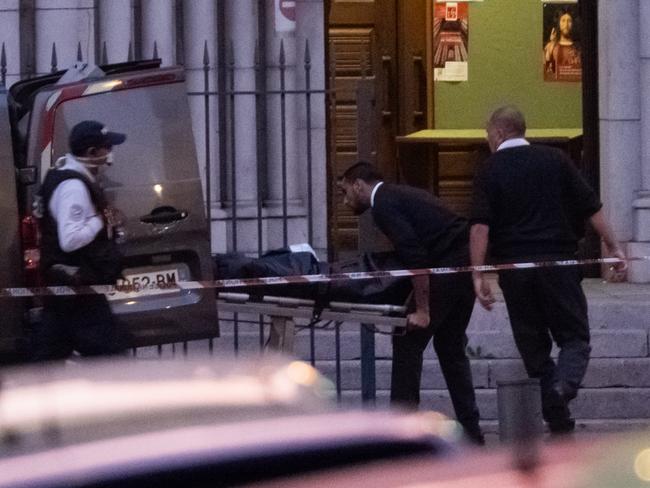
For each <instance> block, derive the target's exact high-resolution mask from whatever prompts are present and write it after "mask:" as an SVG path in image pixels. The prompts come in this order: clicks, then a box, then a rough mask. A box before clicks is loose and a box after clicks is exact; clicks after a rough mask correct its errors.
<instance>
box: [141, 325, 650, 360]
mask: <svg viewBox="0 0 650 488" xmlns="http://www.w3.org/2000/svg"><path fill="white" fill-rule="evenodd" d="M358 329H359V327H358V326H355V327H350V328H347V329H343V328H342V329H341V332H340V336H339V344H340V346H339V348H340V350H339V354H340V359H341V360H352V359H358V358H359V357H360V356H361V339H360V334H359V331H358ZM267 339H268V330H265V335H264V341H265V340H267ZM264 341H260V334H259V330H255V331H254V332H250V331H246V330H243V331H241V332H240V333H239V334H238V336H237V350H238V351H239V352H241V353H259V351H260V350H261V344H263V343H264ZM235 342H236V341H235V335H234V334H233V333H232V332H231V331H228V330H222V334H221V337H218V338H215V339H214V340H213V341H212V347H213V350H214V353H215V354H219V355H226V356H231V355H232V354H233V353H234V351H235ZM649 343H650V331H647V330H628V329H596V330H592V331H591V345H592V352H591V357H592V358H644V357H648V356H649V355H650V346H649ZM187 344H188V345H187V348H188V350H190V351H193V352H196V353H200V352H205V351H208V349H209V345H208V342H207V341H192V342H189V343H187ZM182 347H183V345H182V344H177V345H175V346H173V345H165V346H163V349H164V351H171V350H172V349H174V348H175V349H176V350H177V351H178V350H180V349H182ZM140 349H141V350H144V349H146V348H140ZM314 349H315V358H316V360H317V361H321V360H333V359H335V358H336V353H337V352H336V335H335V333H334V332H333V331H323V330H318V331H316V332H315V344H314ZM310 351H311V338H310V335H309V332H308V331H307V330H301V331H298V333H297V334H296V335H295V339H294V352H293V355H295V356H296V357H299V358H302V359H310V358H311V353H310ZM557 353H558V350H557V348H555V347H554V349H553V351H552V355H553V356H554V357H557ZM467 354H468V356H469V357H470V358H472V359H485V360H491V359H518V358H519V353H518V352H517V348H516V346H515V343H514V339H513V337H512V334H511V333H510V331H470V332H468V347H467ZM375 356H376V357H377V358H378V359H382V358H384V359H385V358H390V357H391V356H392V345H391V337H390V336H389V335H383V334H375ZM424 357H425V359H436V354H435V351H434V350H433V346H432V345H430V346H429V347H427V349H426V350H425V352H424Z"/></svg>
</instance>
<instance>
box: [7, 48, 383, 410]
mask: <svg viewBox="0 0 650 488" xmlns="http://www.w3.org/2000/svg"><path fill="white" fill-rule="evenodd" d="M279 50H280V51H279V56H278V65H277V67H276V69H277V73H278V83H277V85H278V86H277V88H272V89H271V88H268V86H267V85H268V81H267V80H268V76H267V73H268V68H267V66H266V65H265V62H264V59H265V57H264V56H261V55H260V47H259V46H258V47H257V48H256V50H255V56H254V60H253V67H254V68H253V69H254V72H255V88H254V90H245V89H238V88H237V86H236V83H235V78H236V76H235V75H236V70H237V67H236V63H235V58H234V52H233V47H232V42H231V43H230V45H229V48H228V49H227V50H224V51H225V52H226V53H227V54H226V56H225V58H224V59H223V61H222V62H221V63H219V64H218V65H217V66H213V65H211V64H210V55H209V54H210V53H209V52H208V47H207V42H206V43H205V45H204V47H203V51H204V52H203V67H202V70H203V87H202V89H201V90H198V91H197V90H194V91H189V92H188V96H189V97H190V98H191V99H200V100H202V101H203V104H202V110H203V114H200V115H201V116H198V114H197V113H194V114H193V123H194V124H196V123H197V122H199V121H200V122H199V123H202V124H203V134H204V140H203V147H202V148H197V149H199V151H197V152H198V153H199V154H202V155H203V159H204V161H203V164H204V175H205V205H206V219H207V222H208V224H212V223H213V222H214V221H215V218H214V213H213V209H214V208H215V207H217V208H219V209H227V210H228V212H229V213H228V214H227V218H226V219H225V220H227V222H228V225H229V226H230V232H231V239H230V242H229V249H228V250H229V251H233V252H237V251H238V250H239V232H238V231H239V229H238V226H239V224H240V215H239V213H238V195H237V185H238V178H240V177H241V175H239V174H238V168H237V164H236V162H237V151H236V146H237V137H239V136H240V135H239V134H237V133H236V127H237V122H238V121H237V118H236V117H237V110H236V107H237V104H238V103H240V100H241V99H242V98H243V97H254V100H255V126H254V131H255V133H256V145H257V151H256V155H257V160H256V161H255V167H256V174H255V175H254V184H255V186H256V188H257V192H256V202H255V204H256V205H255V210H256V213H255V216H254V218H255V220H256V230H257V255H258V256H259V255H261V254H262V253H263V252H264V251H265V249H264V245H263V243H264V235H263V233H264V229H265V227H264V221H265V220H268V221H269V222H270V223H271V224H272V225H277V226H279V227H281V232H282V242H283V244H284V245H285V246H286V245H287V244H288V242H289V221H290V219H291V215H290V213H289V195H288V193H287V187H288V183H289V178H290V177H295V175H289V171H288V154H287V140H288V138H289V137H293V136H294V134H289V132H288V129H287V120H288V117H287V107H288V106H290V105H292V106H294V107H295V106H297V105H300V108H301V109H303V110H304V121H305V126H304V130H305V134H306V140H305V141H304V144H305V147H306V159H305V164H306V168H305V172H304V174H305V175H306V180H307V181H306V182H305V185H304V188H305V189H306V191H305V195H304V197H305V199H306V202H305V208H306V212H305V218H306V221H307V236H308V240H309V242H312V241H313V238H314V196H313V185H314V181H313V175H314V157H313V150H314V145H313V141H312V118H313V97H314V96H315V95H326V96H327V95H328V92H327V90H325V89H324V88H319V89H314V88H313V87H312V77H311V69H312V61H311V52H310V47H309V41H306V42H305V46H304V51H303V56H302V62H301V65H300V66H295V67H293V69H296V70H297V69H301V70H302V77H301V78H302V79H303V80H304V85H303V87H301V88H297V89H289V88H287V77H288V71H289V69H290V68H289V67H288V66H287V61H286V54H285V47H284V43H283V42H281V43H280V47H279ZM101 52H102V54H101V57H102V64H107V60H108V54H107V49H106V45H105V44H104V45H103V46H102V51H101ZM153 52H154V56H156V53H157V46H156V45H155V44H154V49H153ZM133 60H134V56H133V48H132V47H131V46H130V47H129V55H128V61H133ZM77 61H80V62H83V58H82V50H81V45H80V44H79V45H78V48H77ZM58 70H59V67H58V57H57V50H56V45H55V44H53V45H52V51H51V63H50V71H51V72H52V73H54V72H57V71H58ZM215 70H217V72H218V74H219V76H218V80H219V81H218V86H217V89H216V90H213V89H212V88H211V86H210V79H211V73H213V72H214V71H215ZM6 81H7V55H6V51H5V45H4V43H3V44H2V47H1V51H0V83H1V84H2V86H3V87H4V86H6ZM297 100H299V101H300V103H297ZM215 102H216V103H215ZM271 103H275V104H276V105H277V106H279V111H278V112H279V121H278V123H279V127H280V131H279V134H280V139H281V140H280V144H279V145H280V160H279V164H280V171H279V173H280V177H281V187H282V192H281V204H280V206H281V213H280V215H279V216H273V215H271V216H268V215H265V214H264V209H265V206H266V200H267V198H268V178H269V169H270V164H271V163H272V162H271V161H270V160H269V157H268V147H267V146H268V140H266V134H267V114H268V107H269V105H270V104H271ZM215 106H216V108H217V110H218V113H217V114H216V116H215V114H214V113H212V110H213V108H214V107H215ZM213 120H218V121H219V126H218V129H219V130H215V127H213V125H212V121H213ZM215 137H216V140H217V142H218V147H217V148H216V149H215V148H214V147H213V142H214V138H215ZM276 143H277V141H276ZM325 150H326V149H325V148H323V151H325ZM215 151H216V153H217V154H216V155H215ZM214 162H217V174H218V176H219V186H218V188H216V189H215V187H214V186H213V184H212V180H213V171H212V170H213V169H214V168H213V166H214ZM276 163H277V161H276ZM276 169H277V168H276ZM245 176H246V177H247V178H250V175H245ZM248 218H249V219H250V216H248ZM210 228H212V226H211V225H210ZM265 317H266V318H265ZM218 320H219V323H220V329H221V331H222V333H223V335H222V337H220V338H214V339H208V340H203V341H193V342H182V343H174V344H165V345H158V346H153V347H145V348H136V349H133V350H132V354H133V355H134V356H138V357H147V356H154V357H168V356H179V355H180V356H183V357H189V356H190V355H191V354H193V353H194V352H195V351H201V352H205V353H208V354H212V355H217V354H220V353H221V352H222V351H223V349H224V344H226V343H227V345H226V347H231V348H232V349H231V351H232V352H233V353H234V354H235V355H238V354H239V353H240V352H248V353H250V352H252V350H253V349H255V350H257V352H260V351H263V350H264V349H265V345H266V338H267V337H268V336H269V334H270V330H271V326H272V323H273V320H274V319H273V318H272V317H271V316H269V315H268V314H265V313H262V312H260V313H258V314H255V313H253V314H252V315H251V314H249V313H242V312H240V311H233V312H226V313H224V312H220V313H219V317H218ZM343 322H344V321H343V320H336V321H333V320H328V321H325V322H322V321H318V320H315V319H311V320H304V321H303V323H299V324H298V326H297V329H298V331H300V332H299V335H300V334H302V333H303V332H302V331H306V333H307V336H308V345H307V347H306V354H303V355H305V356H306V357H304V358H303V359H306V360H308V361H309V362H311V364H312V365H316V363H317V360H319V359H317V352H316V332H317V331H318V330H321V331H323V330H325V331H328V332H327V333H325V334H324V335H320V336H319V340H321V341H323V340H325V339H327V340H330V341H333V342H334V348H333V349H334V357H333V358H331V359H327V361H332V360H333V361H334V383H335V387H336V391H337V395H338V398H339V399H340V398H341V395H342V371H341V361H342V358H341V341H342V338H341V325H342V324H343ZM355 322H357V323H358V321H355ZM356 330H357V331H358V333H359V336H358V338H359V340H360V349H359V351H360V357H359V358H360V360H361V376H362V381H361V384H362V387H361V390H362V397H363V399H364V400H373V399H374V397H375V363H374V360H375V338H374V337H375V336H374V331H373V326H372V324H370V323H366V324H363V325H361V327H360V328H358V329H356Z"/></svg>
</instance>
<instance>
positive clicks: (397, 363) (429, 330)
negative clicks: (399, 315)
mask: <svg viewBox="0 0 650 488" xmlns="http://www.w3.org/2000/svg"><path fill="white" fill-rule="evenodd" d="M382 180H383V178H382V176H381V174H380V173H379V172H378V171H377V170H376V169H375V168H374V167H373V166H372V165H371V164H369V163H366V162H359V163H357V164H355V165H354V166H352V167H350V168H349V169H348V170H347V171H346V172H345V173H344V174H343V176H342V177H341V178H340V180H339V183H338V185H339V188H340V189H341V191H342V192H343V193H344V195H345V204H346V205H348V206H349V207H350V208H351V209H352V210H353V211H354V212H355V213H356V214H361V213H363V212H364V211H366V210H367V209H368V208H371V209H372V216H373V218H374V220H375V223H376V224H377V226H378V227H379V229H380V230H381V231H382V232H383V233H384V234H385V235H386V236H387V237H388V239H389V240H390V241H391V242H392V244H393V245H394V247H395V251H396V252H397V254H398V257H399V258H400V260H401V262H402V263H403V265H404V266H405V267H408V268H428V267H433V266H459V265H466V264H467V263H468V261H469V255H468V227H467V221H465V220H464V219H462V218H460V217H458V216H457V215H455V214H453V213H452V212H451V211H449V210H448V209H446V208H445V207H443V206H442V205H441V204H440V202H439V201H438V200H437V199H436V198H435V197H434V196H433V195H430V194H429V193H427V192H425V191H423V190H420V189H416V188H412V187H409V186H405V185H393V184H389V183H384V182H383V181H382ZM412 281H413V291H414V298H415V311H413V312H412V313H410V314H409V315H408V330H407V332H406V335H404V336H394V337H393V369H392V378H391V402H392V403H395V404H402V405H405V406H410V407H417V406H418V404H419V402H420V378H421V375H422V361H423V353H424V350H425V348H426V347H427V344H428V343H429V341H430V340H431V337H432V336H433V347H434V348H435V350H436V353H437V355H438V360H439V362H440V367H441V369H442V373H443V376H444V378H445V381H446V383H447V388H448V389H449V394H450V396H451V401H452V403H453V406H454V410H455V412H456V417H457V418H458V421H459V422H460V423H461V425H462V426H463V428H464V430H465V433H466V435H467V436H468V438H469V439H470V440H471V441H473V442H475V443H478V444H482V443H483V442H484V440H483V434H482V432H481V429H480V427H479V411H478V408H477V406H476V400H475V397H474V385H473V383H472V373H471V369H470V363H469V360H468V358H467V355H466V354H465V347H466V345H467V337H466V335H465V331H466V329H467V325H468V323H469V319H470V317H471V314H472V308H473V305H474V293H473V291H472V282H471V279H470V276H469V275H468V274H455V275H440V276H431V277H429V276H424V275H423V276H416V277H414V278H413V280H412Z"/></svg>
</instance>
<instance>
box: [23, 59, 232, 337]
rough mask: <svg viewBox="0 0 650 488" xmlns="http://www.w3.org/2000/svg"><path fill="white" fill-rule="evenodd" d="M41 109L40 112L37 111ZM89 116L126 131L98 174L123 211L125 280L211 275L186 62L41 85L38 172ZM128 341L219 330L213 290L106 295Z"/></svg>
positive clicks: (36, 118)
mask: <svg viewBox="0 0 650 488" xmlns="http://www.w3.org/2000/svg"><path fill="white" fill-rule="evenodd" d="M39 107H43V110H39ZM82 120H98V121H100V122H102V123H103V124H105V125H106V126H107V127H108V128H109V129H111V130H114V131H117V132H123V133H125V134H126V135H127V139H126V142H125V143H124V144H122V145H120V146H117V147H115V148H114V149H113V150H114V153H115V163H114V164H113V165H112V166H111V167H109V168H105V170H104V171H103V175H102V176H101V179H100V184H101V185H102V186H103V187H104V190H105V192H106V196H107V198H108V201H109V203H110V204H111V205H112V206H114V207H116V208H117V209H118V210H120V211H121V212H122V213H123V214H124V215H125V217H126V224H125V225H124V227H123V229H122V230H121V232H120V235H119V239H118V243H119V245H120V248H121V251H122V253H123V255H124V256H125V261H124V265H125V268H126V269H125V270H124V273H123V274H124V278H125V279H126V280H127V281H128V282H130V283H134V284H139V285H141V286H142V287H143V288H146V285H147V284H150V283H153V282H165V283H167V282H170V281H187V280H212V279H213V274H212V265H211V257H210V237H209V229H208V224H207V221H206V214H205V206H204V199H203V190H202V185H201V180H200V176H199V170H198V163H197V158H196V152H195V147H194V138H193V136H192V128H191V119H190V113H189V107H188V103H187V95H186V88H185V83H184V74H183V70H182V68H180V67H173V68H165V69H155V70H144V71H136V72H129V73H122V74H119V75H115V76H107V77H102V78H100V79H94V80H82V81H79V82H74V83H70V84H64V85H51V86H48V87H46V88H45V89H42V90H41V91H40V93H38V95H37V96H36V99H35V101H34V110H33V111H32V120H31V130H30V143H29V145H30V150H29V156H28V158H29V160H30V161H31V164H32V165H34V166H38V167H39V168H40V173H41V174H40V178H39V180H40V181H42V178H43V177H44V175H45V172H46V171H47V169H49V168H50V167H51V166H52V165H53V164H54V162H55V161H56V160H57V159H58V158H59V157H61V156H64V155H65V154H66V152H67V151H68V135H69V133H70V130H71V129H72V127H73V126H74V125H75V124H77V123H78V122H80V121H82ZM109 300H110V301H111V306H112V309H113V312H114V314H115V315H116V317H117V318H118V320H119V321H120V322H121V323H122V324H123V325H124V327H125V329H126V331H127V333H128V334H129V335H130V337H131V342H130V344H129V346H132V347H136V346H144V345H154V344H164V343H169V342H180V341H189V340H194V339H202V338H208V337H215V336H217V335H218V333H219V329H218V323H217V313H216V301H215V293H214V291H213V290H178V289H159V288H155V287H154V288H152V289H150V290H146V291H144V292H138V293H116V294H114V295H112V296H109Z"/></svg>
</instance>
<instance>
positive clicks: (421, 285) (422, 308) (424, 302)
mask: <svg viewBox="0 0 650 488" xmlns="http://www.w3.org/2000/svg"><path fill="white" fill-rule="evenodd" d="M411 282H412V283H413V295H414V297H415V309H416V311H417V312H422V313H429V276H428V275H421V276H414V277H413V278H411Z"/></svg>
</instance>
